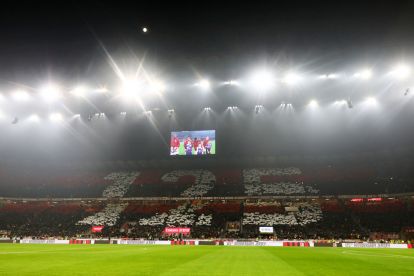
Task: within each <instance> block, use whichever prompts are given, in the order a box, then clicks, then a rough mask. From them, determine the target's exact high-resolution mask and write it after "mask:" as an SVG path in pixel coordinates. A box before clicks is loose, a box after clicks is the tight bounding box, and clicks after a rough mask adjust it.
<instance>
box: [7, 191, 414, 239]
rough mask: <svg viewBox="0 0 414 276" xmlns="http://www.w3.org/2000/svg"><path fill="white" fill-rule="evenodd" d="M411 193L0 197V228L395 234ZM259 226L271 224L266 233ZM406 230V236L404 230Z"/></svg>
mask: <svg viewBox="0 0 414 276" xmlns="http://www.w3.org/2000/svg"><path fill="white" fill-rule="evenodd" d="M413 207H414V201H413V199H412V198H407V197H401V198H383V199H376V200H375V201H372V200H369V199H366V200H363V201H354V200H353V199H345V198H342V199H339V198H330V199H327V198H326V199H301V200H291V199H280V200H271V199H268V200H263V199H262V200H261V199H250V200H248V199H245V200H236V199H233V200H230V199H229V200H201V199H198V200H197V199H196V200H125V201H122V202H117V203H114V202H111V203H109V202H104V201H96V200H90V201H80V200H75V201H73V200H72V201H42V200H36V201H21V200H14V201H12V200H2V201H1V207H0V229H1V230H2V233H3V235H6V234H7V236H11V237H37V238H47V237H61V238H64V237H66V238H68V237H91V236H92V235H93V234H92V233H91V226H94V225H102V226H104V231H103V232H102V233H101V234H98V236H107V237H122V238H145V239H168V238H170V236H169V235H166V234H165V233H164V229H165V227H189V228H190V229H191V234H190V236H189V237H191V238H202V239H217V238H221V239H225V238H245V239H249V238H250V239H251V238H253V239H255V238H258V237H260V238H264V239H268V238H272V239H275V238H277V239H291V240H292V239H299V240H303V239H324V240H325V239H329V240H331V239H369V238H373V239H374V238H375V237H377V236H381V237H382V239H385V240H386V239H387V237H388V239H389V238H390V237H391V238H393V239H399V238H400V237H401V235H403V236H404V229H407V228H409V227H412V225H414V210H413ZM260 226H268V227H273V229H274V230H273V231H274V232H272V233H271V235H269V234H261V233H260V232H259V227H260ZM404 237H405V236H404Z"/></svg>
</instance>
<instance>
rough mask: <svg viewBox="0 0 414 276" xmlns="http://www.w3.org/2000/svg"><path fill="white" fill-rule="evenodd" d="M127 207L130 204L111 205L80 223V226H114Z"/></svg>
mask: <svg viewBox="0 0 414 276" xmlns="http://www.w3.org/2000/svg"><path fill="white" fill-rule="evenodd" d="M127 205H128V203H109V204H108V205H106V207H105V208H104V209H103V210H102V211H100V212H98V213H96V214H93V215H91V216H88V217H86V218H84V219H82V220H80V221H78V224H79V225H107V226H114V225H115V224H116V223H117V221H118V219H119V218H120V214H121V212H122V211H123V210H124V209H125V207H126V206H127Z"/></svg>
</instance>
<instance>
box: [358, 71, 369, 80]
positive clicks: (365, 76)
mask: <svg viewBox="0 0 414 276" xmlns="http://www.w3.org/2000/svg"><path fill="white" fill-rule="evenodd" d="M354 77H356V78H359V79H362V80H369V79H370V78H371V77H372V70H371V69H364V70H361V71H359V72H357V73H355V74H354Z"/></svg>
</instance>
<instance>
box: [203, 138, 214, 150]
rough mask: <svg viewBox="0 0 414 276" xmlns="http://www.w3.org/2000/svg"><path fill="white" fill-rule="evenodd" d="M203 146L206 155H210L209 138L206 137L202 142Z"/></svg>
mask: <svg viewBox="0 0 414 276" xmlns="http://www.w3.org/2000/svg"><path fill="white" fill-rule="evenodd" d="M203 146H204V148H205V150H206V154H210V153H211V146H212V145H211V141H210V137H208V136H207V137H206V138H205V139H204V141H203Z"/></svg>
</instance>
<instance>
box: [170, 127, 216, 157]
mask: <svg viewBox="0 0 414 276" xmlns="http://www.w3.org/2000/svg"><path fill="white" fill-rule="evenodd" d="M212 154H216V131H215V130H193V131H174V132H171V144H170V155H198V156H200V155H212Z"/></svg>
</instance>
